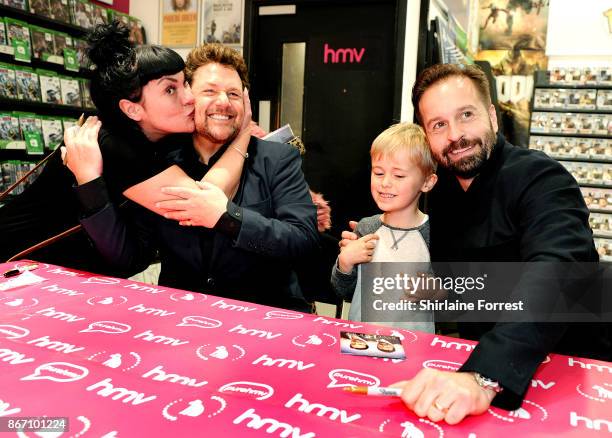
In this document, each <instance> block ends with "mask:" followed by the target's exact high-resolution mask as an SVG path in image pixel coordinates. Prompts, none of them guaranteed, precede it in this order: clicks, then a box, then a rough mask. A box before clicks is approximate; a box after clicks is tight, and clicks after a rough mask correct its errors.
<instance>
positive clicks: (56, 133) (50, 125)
mask: <svg viewBox="0 0 612 438" xmlns="http://www.w3.org/2000/svg"><path fill="white" fill-rule="evenodd" d="M41 124H42V133H43V140H44V142H45V147H46V148H47V149H49V150H55V149H56V148H57V146H58V145H59V144H60V143H61V142H62V140H63V137H64V130H63V127H62V119H61V118H59V117H56V116H41Z"/></svg>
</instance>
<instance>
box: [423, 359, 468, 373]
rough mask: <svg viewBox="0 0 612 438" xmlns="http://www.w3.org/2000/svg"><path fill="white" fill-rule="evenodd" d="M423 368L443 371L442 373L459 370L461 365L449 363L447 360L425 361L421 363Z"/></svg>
mask: <svg viewBox="0 0 612 438" xmlns="http://www.w3.org/2000/svg"><path fill="white" fill-rule="evenodd" d="M423 368H430V369H434V370H444V371H457V370H458V369H459V368H461V364H460V363H459V362H450V361H448V360H436V359H432V360H426V361H425V362H423Z"/></svg>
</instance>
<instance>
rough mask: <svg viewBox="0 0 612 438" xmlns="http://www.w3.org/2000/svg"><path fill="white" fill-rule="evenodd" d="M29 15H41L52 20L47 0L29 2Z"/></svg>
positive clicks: (30, 0) (31, 0)
mask: <svg viewBox="0 0 612 438" xmlns="http://www.w3.org/2000/svg"><path fill="white" fill-rule="evenodd" d="M29 3H30V13H32V14H36V15H42V16H43V17H48V18H53V17H52V16H51V5H50V3H49V0H29Z"/></svg>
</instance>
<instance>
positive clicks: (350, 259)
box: [338, 234, 378, 274]
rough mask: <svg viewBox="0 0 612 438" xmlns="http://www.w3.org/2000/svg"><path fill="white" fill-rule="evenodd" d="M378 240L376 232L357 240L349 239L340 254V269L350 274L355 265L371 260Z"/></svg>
mask: <svg viewBox="0 0 612 438" xmlns="http://www.w3.org/2000/svg"><path fill="white" fill-rule="evenodd" d="M377 240H378V236H377V235H376V234H367V235H365V236H363V237H361V238H359V239H357V240H348V241H347V243H346V244H345V245H343V246H342V247H341V248H340V255H339V256H338V267H339V268H340V271H342V272H344V273H345V274H348V273H350V272H351V271H352V270H353V267H354V266H355V265H358V264H360V263H368V262H371V261H372V256H373V255H374V249H375V248H376V243H377Z"/></svg>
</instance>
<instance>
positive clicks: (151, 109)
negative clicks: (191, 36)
mask: <svg viewBox="0 0 612 438" xmlns="http://www.w3.org/2000/svg"><path fill="white" fill-rule="evenodd" d="M128 38H129V30H128V29H127V28H126V27H124V26H123V25H121V24H119V23H118V22H113V23H111V24H109V25H102V26H98V27H96V29H95V30H94V31H93V32H92V33H91V34H90V36H89V42H90V47H89V51H88V55H89V58H90V59H91V61H92V62H93V63H94V64H95V66H96V67H95V69H94V72H93V75H94V76H93V78H92V80H91V96H92V99H93V101H94V103H95V104H96V107H97V109H98V114H99V117H100V120H101V122H102V123H104V127H101V123H100V121H99V120H98V119H97V118H89V119H88V120H87V121H86V122H85V124H84V125H83V126H81V127H74V128H71V129H69V130H67V131H66V132H65V142H66V145H67V146H68V150H67V153H63V154H62V155H65V157H64V159H65V164H66V167H67V168H68V169H67V168H66V167H64V166H63V164H62V160H61V159H60V156H59V154H55V156H54V157H52V159H51V161H50V162H49V163H48V164H47V165H46V167H45V169H44V171H43V173H42V174H41V176H40V177H39V178H38V179H37V180H36V181H35V182H34V183H33V184H32V185H31V186H30V187H28V189H26V191H25V192H24V193H23V194H22V195H20V196H19V197H17V198H15V199H14V200H13V201H12V202H10V203H8V204H7V205H6V206H4V207H2V208H1V209H0V230H1V231H2V232H0V235H2V242H1V243H0V258H1V259H2V260H6V259H7V258H8V257H10V256H12V255H14V254H16V253H17V252H19V251H20V250H22V249H24V248H27V247H29V246H31V245H33V244H35V243H37V242H39V241H41V240H44V239H46V238H48V237H50V236H53V235H54V234H56V233H57V232H58V231H64V230H65V229H67V228H69V227H70V226H71V225H74V224H76V223H77V221H78V218H79V216H80V215H85V216H91V215H92V214H96V213H97V212H98V211H101V210H102V209H105V208H115V206H116V205H119V204H120V203H122V202H123V201H124V200H125V199H124V198H123V197H124V196H125V197H127V198H129V199H134V200H136V201H137V202H138V201H139V199H138V196H140V195H141V194H142V190H141V191H138V190H135V189H134V187H138V186H140V185H141V183H143V181H144V182H146V181H147V180H149V179H150V178H152V177H154V176H156V175H157V174H159V173H160V172H162V173H164V172H165V173H167V174H168V175H170V176H169V178H171V179H170V180H168V179H166V180H165V181H166V182H169V183H171V184H172V185H187V186H189V187H197V186H196V183H195V182H194V181H192V180H190V179H189V178H188V177H187V176H186V174H184V172H182V170H180V169H179V168H178V167H177V166H175V165H172V164H171V162H170V161H167V160H166V154H167V153H168V152H169V151H171V150H172V148H173V146H172V144H173V142H175V141H183V142H184V141H185V136H187V137H190V134H191V132H192V131H193V130H194V121H193V112H194V99H193V95H192V94H191V90H190V88H189V86H188V84H186V83H185V78H184V74H183V68H184V62H183V60H182V58H181V57H180V56H179V55H178V54H177V53H176V52H174V51H172V50H170V49H168V48H164V47H161V46H139V47H137V48H135V47H134V45H133V44H132V43H131V42H129V40H128ZM245 99H246V100H245V103H247V104H248V97H245ZM247 107H248V108H250V106H249V105H247ZM246 114H247V115H248V117H245V119H248V120H246V121H245V123H243V125H242V127H241V131H240V134H239V135H238V136H237V137H236V139H235V140H234V142H233V143H232V148H228V150H227V151H226V153H225V154H223V156H222V157H221V158H220V159H219V161H218V162H217V163H216V165H215V166H213V168H212V169H211V170H210V171H209V172H208V173H207V175H206V177H205V178H204V180H205V181H208V182H211V183H213V184H215V185H217V186H219V187H220V188H221V189H222V190H223V191H224V192H225V193H226V194H228V195H231V193H232V192H233V190H234V188H235V187H236V186H237V183H238V180H239V177H240V173H241V171H242V165H243V156H244V155H245V154H246V148H247V145H248V141H249V137H250V135H249V129H248V122H249V121H250V109H249V110H248V111H247V112H246ZM177 134H183V135H182V136H181V135H179V136H177ZM62 152H66V150H63V151H62ZM237 152H239V154H238V153H237ZM102 163H104V169H105V172H104V177H102ZM170 170H172V171H171V172H169V171H170ZM70 172H72V173H73V174H74V176H73V175H71V173H70ZM75 179H76V183H77V187H76V190H72V188H71V186H72V185H74V181H75ZM49 212H53V214H49ZM28 257H30V258H34V259H36V260H39V261H46V262H50V263H56V264H61V265H63V266H70V267H78V268H80V269H88V270H94V271H96V272H101V271H104V272H108V271H107V270H106V269H105V264H104V263H103V262H102V260H101V258H100V257H98V255H97V254H96V251H94V250H93V248H92V245H91V243H90V242H89V241H88V239H87V238H86V236H84V233H82V232H80V233H77V235H75V236H71V237H70V238H68V239H62V240H60V241H58V242H57V243H54V244H52V245H50V246H49V247H47V248H45V249H43V250H40V251H37V252H35V253H32V254H31V255H29V256H28Z"/></svg>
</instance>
